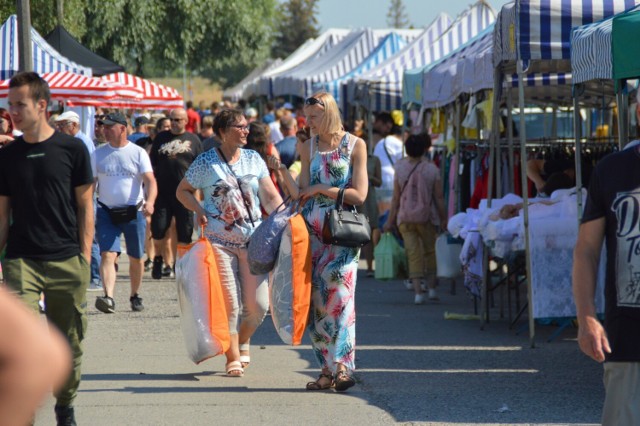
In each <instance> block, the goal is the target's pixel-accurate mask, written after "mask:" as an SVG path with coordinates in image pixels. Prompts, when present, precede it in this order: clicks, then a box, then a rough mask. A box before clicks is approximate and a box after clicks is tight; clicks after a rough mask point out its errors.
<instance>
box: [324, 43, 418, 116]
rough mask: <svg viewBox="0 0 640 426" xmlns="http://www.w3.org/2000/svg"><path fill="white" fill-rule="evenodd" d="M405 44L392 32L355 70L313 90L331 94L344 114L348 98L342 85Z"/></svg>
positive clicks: (384, 59)
mask: <svg viewBox="0 0 640 426" xmlns="http://www.w3.org/2000/svg"><path fill="white" fill-rule="evenodd" d="M407 44H408V40H407V39H406V38H405V37H401V36H400V35H399V34H398V33H396V32H392V33H391V34H388V35H387V36H386V37H385V38H384V39H383V40H382V41H381V42H380V44H378V46H377V47H376V48H375V49H374V50H373V52H371V54H370V55H369V56H367V58H366V59H364V60H363V61H362V62H361V63H360V64H358V66H357V67H356V68H354V69H353V70H351V71H350V72H348V73H347V74H345V75H343V76H341V77H339V78H337V79H335V80H331V81H327V82H324V83H319V84H316V85H314V90H326V91H327V92H329V93H331V94H332V95H333V97H334V98H335V99H336V101H337V102H338V104H339V105H341V109H342V111H343V113H344V112H346V111H347V109H348V108H347V107H348V102H347V101H348V98H349V96H348V93H347V92H346V90H348V87H349V86H348V85H346V84H343V83H344V82H346V81H348V80H351V79H353V78H357V77H358V76H359V75H361V74H363V73H365V72H367V71H369V70H370V69H373V68H375V67H376V66H378V65H380V64H381V63H382V62H384V61H386V60H387V59H389V58H390V57H392V56H393V55H395V54H396V53H397V52H399V51H400V50H402V49H403V48H404V47H405V46H406V45H407ZM341 89H342V90H341Z"/></svg>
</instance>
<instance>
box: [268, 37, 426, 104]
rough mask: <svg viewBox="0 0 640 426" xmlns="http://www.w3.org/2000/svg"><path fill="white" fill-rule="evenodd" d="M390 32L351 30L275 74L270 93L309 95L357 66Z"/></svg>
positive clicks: (277, 94)
mask: <svg viewBox="0 0 640 426" xmlns="http://www.w3.org/2000/svg"><path fill="white" fill-rule="evenodd" d="M391 32H392V31H391V30H372V29H369V28H367V29H363V30H359V31H353V32H352V33H351V34H349V35H348V36H347V37H345V38H344V39H343V40H342V42H340V44H338V45H337V46H335V47H334V48H332V49H331V50H329V51H327V52H326V53H325V54H324V55H322V56H318V57H316V58H314V59H312V60H307V61H305V62H304V63H302V64H301V65H299V66H298V67H296V68H295V69H292V70H291V71H289V72H287V73H285V74H283V75H278V76H277V77H275V78H274V82H273V94H274V95H275V96H280V95H296V96H300V97H303V98H305V97H308V96H310V95H311V94H312V93H313V92H314V91H315V90H316V88H321V87H322V85H321V83H325V82H328V81H332V80H336V79H338V78H340V77H342V76H344V75H345V74H348V73H350V72H351V71H353V70H355V69H356V68H358V66H359V64H361V63H362V62H364V60H365V59H366V58H367V57H369V56H370V55H371V53H372V52H373V51H374V50H375V49H376V47H377V46H378V45H379V44H380V43H381V41H382V40H384V39H385V37H386V36H387V35H389V34H390V33H391ZM404 34H406V35H407V36H408V38H413V37H415V36H417V35H418V34H419V31H416V30H403V33H401V34H400V35H401V36H403V35H404Z"/></svg>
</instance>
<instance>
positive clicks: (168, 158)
mask: <svg viewBox="0 0 640 426" xmlns="http://www.w3.org/2000/svg"><path fill="white" fill-rule="evenodd" d="M169 118H170V119H171V129H170V130H169V131H165V132H162V133H159V134H158V136H156V138H155V139H154V141H153V145H152V146H151V153H150V157H151V165H152V166H153V171H154V173H155V176H156V179H157V182H158V197H157V198H156V204H155V210H154V213H153V216H151V234H152V237H153V245H154V248H155V253H156V256H155V257H154V258H153V265H152V267H151V277H152V278H153V279H155V280H159V279H162V272H163V271H162V268H163V263H164V261H163V258H162V256H160V253H162V245H163V240H164V238H165V236H166V235H167V231H168V230H169V227H170V226H171V220H172V219H173V218H175V224H176V234H177V241H175V240H174V241H172V243H173V244H172V247H171V253H172V254H173V259H171V260H172V263H173V261H174V260H175V256H176V252H177V244H178V243H183V244H189V243H191V236H192V234H193V214H192V213H191V212H190V211H189V210H187V209H186V208H185V207H184V206H183V205H182V204H181V203H180V202H179V201H178V199H177V198H176V189H177V188H178V184H179V183H180V181H181V180H182V178H183V177H184V174H185V172H186V171H187V169H188V168H189V166H190V165H191V163H192V162H193V160H195V159H196V157H197V156H198V155H200V154H201V153H202V143H201V142H200V138H198V136H196V135H194V134H193V133H191V132H188V131H187V129H186V126H187V121H188V118H187V111H185V110H184V109H183V108H178V109H174V110H172V111H171V112H170V113H169ZM171 266H172V267H173V265H171ZM171 276H174V275H173V271H172V272H171Z"/></svg>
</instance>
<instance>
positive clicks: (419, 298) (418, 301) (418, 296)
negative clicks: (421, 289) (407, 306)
mask: <svg viewBox="0 0 640 426" xmlns="http://www.w3.org/2000/svg"><path fill="white" fill-rule="evenodd" d="M413 303H415V304H416V305H422V304H423V303H424V293H420V294H416V297H415V298H414V299H413Z"/></svg>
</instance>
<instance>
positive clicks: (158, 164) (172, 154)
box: [149, 130, 202, 198]
mask: <svg viewBox="0 0 640 426" xmlns="http://www.w3.org/2000/svg"><path fill="white" fill-rule="evenodd" d="M201 153H202V143H201V142H200V139H199V138H198V136H196V135H194V134H193V133H190V132H185V133H183V134H181V135H174V134H173V133H171V132H170V131H168V130H167V131H164V132H161V133H159V134H158V136H156V138H155V139H154V140H153V145H152V146H151V153H150V154H149V156H150V157H151V165H152V166H153V173H154V174H155V176H156V181H157V182H158V195H159V196H160V197H174V198H175V196H176V189H178V184H179V183H180V181H181V180H182V178H183V177H184V174H185V173H186V172H187V169H188V168H189V166H190V165H191V163H193V160H195V159H196V157H197V156H198V155H200V154H201Z"/></svg>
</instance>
